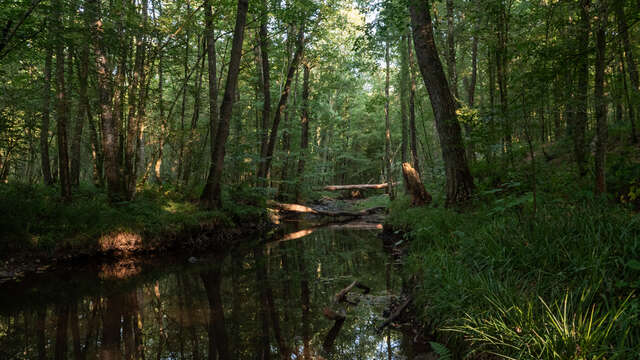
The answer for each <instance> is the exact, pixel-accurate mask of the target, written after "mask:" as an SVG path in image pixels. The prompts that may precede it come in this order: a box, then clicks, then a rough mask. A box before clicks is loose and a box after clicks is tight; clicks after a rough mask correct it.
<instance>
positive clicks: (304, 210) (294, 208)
mask: <svg viewBox="0 0 640 360" xmlns="http://www.w3.org/2000/svg"><path fill="white" fill-rule="evenodd" d="M267 205H268V206H270V207H273V208H276V209H278V210H281V211H286V212H293V213H301V214H313V215H323V216H332V217H340V216H349V217H358V216H367V215H371V214H372V213H375V212H376V211H380V210H384V209H386V208H385V207H384V206H376V207H372V208H369V209H364V210H360V211H329V210H322V209H317V208H312V207H309V206H305V205H300V204H285V203H279V202H276V201H269V202H268V203H267Z"/></svg>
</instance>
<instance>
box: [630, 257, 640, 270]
mask: <svg viewBox="0 0 640 360" xmlns="http://www.w3.org/2000/svg"><path fill="white" fill-rule="evenodd" d="M627 267H628V268H630V269H633V270H638V271H640V261H638V260H636V259H633V260H629V262H628V263H627Z"/></svg>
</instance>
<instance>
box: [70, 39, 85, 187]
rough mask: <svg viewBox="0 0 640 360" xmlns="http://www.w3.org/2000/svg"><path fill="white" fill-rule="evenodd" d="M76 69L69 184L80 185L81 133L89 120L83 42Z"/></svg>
mask: <svg viewBox="0 0 640 360" xmlns="http://www.w3.org/2000/svg"><path fill="white" fill-rule="evenodd" d="M77 67H78V84H79V87H78V96H79V97H80V101H79V103H78V117H77V120H76V124H75V125H76V126H75V128H74V131H73V137H72V141H71V184H72V185H73V186H78V185H79V184H80V159H81V156H80V155H81V154H80V149H81V144H82V131H83V128H84V122H85V119H88V118H89V116H88V115H89V97H88V95H87V86H88V85H87V76H88V74H89V43H88V42H86V41H85V42H84V44H83V45H82V50H80V59H79V61H77Z"/></svg>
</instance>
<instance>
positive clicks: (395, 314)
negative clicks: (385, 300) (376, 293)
mask: <svg viewBox="0 0 640 360" xmlns="http://www.w3.org/2000/svg"><path fill="white" fill-rule="evenodd" d="M411 300H412V299H411V298H410V297H409V298H407V300H405V301H404V302H403V303H402V305H400V306H398V307H397V308H396V309H395V310H394V311H393V313H392V314H391V315H390V316H389V318H388V319H387V320H385V321H384V322H383V323H382V325H380V326H379V327H378V330H377V333H378V334H379V333H380V332H382V330H384V328H385V327H387V326H389V325H391V323H393V322H394V321H396V319H397V318H398V317H400V315H401V314H402V312H403V311H404V309H406V308H407V306H409V304H410V303H411Z"/></svg>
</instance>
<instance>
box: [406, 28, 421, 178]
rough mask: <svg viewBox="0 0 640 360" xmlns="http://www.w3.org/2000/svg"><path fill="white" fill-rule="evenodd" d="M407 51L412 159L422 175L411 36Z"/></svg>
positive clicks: (408, 39) (415, 167)
mask: <svg viewBox="0 0 640 360" xmlns="http://www.w3.org/2000/svg"><path fill="white" fill-rule="evenodd" d="M407 49H408V52H409V78H410V79H411V85H410V87H409V134H410V138H411V158H412V159H413V168H414V169H415V170H416V172H417V173H418V176H420V175H421V172H420V158H419V157H418V140H417V131H416V109H415V102H416V77H415V74H414V70H413V67H414V62H413V41H412V38H411V34H409V35H408V36H407Z"/></svg>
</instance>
